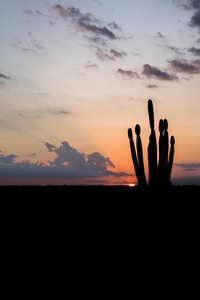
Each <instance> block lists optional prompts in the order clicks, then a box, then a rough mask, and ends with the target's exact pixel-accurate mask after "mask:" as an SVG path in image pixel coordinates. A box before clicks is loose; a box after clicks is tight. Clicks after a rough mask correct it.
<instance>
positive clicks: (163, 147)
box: [128, 100, 175, 186]
mask: <svg viewBox="0 0 200 300" xmlns="http://www.w3.org/2000/svg"><path fill="white" fill-rule="evenodd" d="M148 114H149V124H150V128H151V134H150V136H149V145H148V164H149V185H150V186H156V185H158V184H159V185H164V186H167V185H170V176H171V171H172V166H173V159H174V144H175V139H174V137H173V136H172V137H171V140H170V152H169V135H168V122H167V120H166V119H164V120H162V119H161V120H160V122H159V132H160V136H159V161H158V163H157V142H156V133H155V128H154V111H153V102H152V100H149V101H148ZM140 132H141V129H140V126H139V125H138V124H137V125H136V126H135V133H136V135H137V142H136V143H137V144H136V145H137V154H136V150H135V145H134V142H133V134H132V129H131V128H129V129H128V137H129V141H130V149H131V155H132V160H133V165H134V169H135V174H136V177H137V180H138V184H139V185H140V186H146V178H145V172H144V163H143V150H142V141H141V137H140ZM168 152H169V158H168Z"/></svg>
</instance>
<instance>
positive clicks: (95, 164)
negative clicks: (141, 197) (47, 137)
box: [0, 141, 134, 179]
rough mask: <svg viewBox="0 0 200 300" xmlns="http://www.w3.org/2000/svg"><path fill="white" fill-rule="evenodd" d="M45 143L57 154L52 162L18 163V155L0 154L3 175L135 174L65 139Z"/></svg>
mask: <svg viewBox="0 0 200 300" xmlns="http://www.w3.org/2000/svg"><path fill="white" fill-rule="evenodd" d="M42 143H43V144H44V146H45V147H46V148H47V150H48V151H49V152H54V153H55V154H56V158H55V159H54V160H53V161H49V163H48V165H45V164H44V163H42V162H36V163H31V162H30V161H29V160H23V161H22V162H15V159H16V158H17V157H18V155H15V154H11V155H7V156H6V155H4V154H2V153H0V171H1V172H0V177H4V178H9V177H12V178H52V179H80V178H101V177H108V176H114V177H123V176H134V174H128V173H126V172H114V171H113V170H114V169H115V167H116V166H115V165H114V163H113V162H112V161H111V160H110V158H109V157H104V156H103V155H101V154H100V153H98V152H94V153H92V154H86V153H80V152H78V151H77V150H76V149H75V148H73V147H71V146H70V145H69V143H68V142H67V141H64V142H62V143H61V145H60V146H59V147H56V146H54V145H52V144H50V143H48V142H44V141H43V142H42Z"/></svg>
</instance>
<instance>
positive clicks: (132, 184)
mask: <svg viewBox="0 0 200 300" xmlns="http://www.w3.org/2000/svg"><path fill="white" fill-rule="evenodd" d="M128 186H129V187H133V186H136V184H135V183H129V184H128Z"/></svg>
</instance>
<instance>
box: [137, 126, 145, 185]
mask: <svg viewBox="0 0 200 300" xmlns="http://www.w3.org/2000/svg"><path fill="white" fill-rule="evenodd" d="M135 133H136V135H137V142H136V145H137V155H138V168H139V174H140V175H139V176H140V180H141V185H142V186H146V178H145V173H144V161H143V150H142V141H141V137H140V126H139V125H138V124H137V125H136V126H135Z"/></svg>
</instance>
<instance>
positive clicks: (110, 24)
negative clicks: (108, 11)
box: [108, 22, 122, 31]
mask: <svg viewBox="0 0 200 300" xmlns="http://www.w3.org/2000/svg"><path fill="white" fill-rule="evenodd" d="M108 26H109V27H110V28H112V29H114V30H119V31H122V28H121V27H120V26H119V25H118V24H117V23H115V22H110V23H108Z"/></svg>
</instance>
